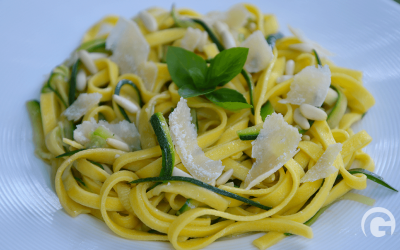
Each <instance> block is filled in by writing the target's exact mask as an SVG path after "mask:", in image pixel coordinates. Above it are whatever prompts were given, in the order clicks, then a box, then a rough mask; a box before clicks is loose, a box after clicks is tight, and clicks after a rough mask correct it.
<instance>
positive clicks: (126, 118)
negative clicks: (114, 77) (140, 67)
mask: <svg viewBox="0 0 400 250" xmlns="http://www.w3.org/2000/svg"><path fill="white" fill-rule="evenodd" d="M124 85H130V86H132V87H133V89H134V90H135V91H136V94H137V96H138V102H139V106H140V107H143V101H142V96H141V95H140V91H139V88H138V87H137V86H136V85H135V84H134V83H133V82H132V81H129V80H127V79H123V80H121V81H119V82H118V84H117V86H116V87H115V91H114V94H115V95H119V93H120V92H121V88H122V86H124ZM117 106H118V108H119V111H120V112H121V114H122V116H123V117H124V118H125V120H127V121H128V122H131V121H130V119H129V117H128V114H127V113H126V112H125V110H124V109H123V108H122V107H121V106H119V105H118V104H117Z"/></svg>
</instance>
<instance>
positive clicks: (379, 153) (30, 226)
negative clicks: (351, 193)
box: [0, 0, 400, 250]
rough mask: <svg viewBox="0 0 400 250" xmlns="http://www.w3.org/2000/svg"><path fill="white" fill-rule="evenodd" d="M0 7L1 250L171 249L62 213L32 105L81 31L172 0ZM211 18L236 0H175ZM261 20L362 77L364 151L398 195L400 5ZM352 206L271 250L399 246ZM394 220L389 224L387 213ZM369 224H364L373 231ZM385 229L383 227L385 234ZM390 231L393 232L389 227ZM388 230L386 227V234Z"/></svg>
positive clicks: (375, 190) (398, 204)
mask: <svg viewBox="0 0 400 250" xmlns="http://www.w3.org/2000/svg"><path fill="white" fill-rule="evenodd" d="M37 2H38V1H25V2H24V3H19V2H18V1H1V2H0V23H1V27H2V28H1V33H2V34H1V39H0V44H1V46H0V47H1V51H2V52H1V54H0V69H1V78H0V79H1V83H0V84H1V91H0V103H1V106H0V107H1V108H0V117H1V120H0V242H1V243H0V244H1V247H0V248H1V249H111V248H116V249H117V248H118V249H162V248H163V249H171V248H172V247H171V246H170V245H169V244H167V243H151V242H139V241H130V240H126V239H122V238H120V237H118V236H116V235H115V234H114V233H113V232H111V231H110V230H109V229H108V228H107V227H106V225H105V224H104V223H103V222H101V221H99V220H97V219H95V218H93V217H91V216H88V215H81V216H79V217H77V218H71V217H69V216H68V215H67V214H66V213H65V212H64V211H63V210H62V208H61V206H60V203H59V201H58V198H57V196H56V194H55V191H54V188H53V186H52V180H50V178H49V176H50V173H49V167H48V166H47V165H45V164H44V163H43V162H42V161H40V160H39V159H37V158H35V156H34V154H33V150H34V148H33V144H32V141H31V137H32V130H31V126H30V123H29V119H28V115H27V111H26V109H25V102H26V101H27V100H29V99H33V98H35V99H38V98H39V91H40V86H41V84H42V81H43V78H44V77H43V75H45V74H48V73H49V72H50V71H51V69H52V68H53V67H54V66H56V65H57V64H59V63H61V62H62V61H63V60H64V59H65V58H66V57H67V56H68V55H69V53H70V51H72V50H73V49H74V48H75V47H76V46H77V44H78V41H79V40H80V38H81V36H82V35H83V33H84V31H85V30H86V29H87V28H88V27H89V26H90V25H92V24H93V23H94V22H95V21H97V20H98V19H100V18H101V17H102V16H103V15H105V14H109V13H115V14H120V15H123V16H126V17H131V16H132V15H134V14H136V13H137V12H138V11H139V10H142V9H144V8H146V7H149V6H152V5H161V6H164V7H165V8H170V3H169V2H168V1H158V2H159V3H156V2H151V3H150V1H140V2H139V1H132V0H124V1H113V2H115V3H114V4H112V3H111V1H76V0H74V1H63V2H61V1H50V0H47V1H40V3H37ZM174 2H175V3H176V4H177V6H178V7H182V6H185V7H191V8H193V9H195V10H198V11H199V12H202V13H205V12H207V11H209V10H224V9H226V8H227V7H228V6H230V5H231V4H233V2H236V1H225V2H222V1H218V2H217V1H209V0H201V1H196V2H187V1H176V0H174ZM254 3H255V4H257V5H258V6H259V7H260V8H261V10H262V11H263V12H264V13H275V14H276V15H277V17H278V19H279V22H280V24H281V27H282V31H283V32H284V33H285V34H288V32H287V31H288V30H287V28H286V25H287V24H291V25H292V26H294V27H298V28H301V29H303V30H304V32H305V34H306V35H307V36H308V37H309V38H310V39H313V40H315V41H318V42H319V43H320V44H322V45H323V46H324V47H326V48H328V49H329V50H331V51H333V52H334V53H335V54H336V57H334V58H333V60H334V61H335V62H336V63H337V64H338V65H341V66H345V67H350V68H354V69H359V70H362V71H364V84H365V86H366V87H367V88H368V89H369V90H370V91H371V92H372V93H373V95H374V96H375V98H376V101H377V104H376V105H375V106H374V107H373V108H372V109H371V110H370V111H369V112H368V114H367V115H366V116H365V117H364V119H363V120H362V122H359V123H358V124H357V125H356V127H355V129H356V130H357V131H358V130H361V129H365V130H367V132H368V133H369V134H370V135H371V136H372V137H373V139H374V140H373V142H372V143H371V144H370V145H368V146H367V148H366V152H368V153H369V154H371V156H372V157H373V159H374V160H375V163H376V173H377V174H379V175H381V176H383V177H384V178H385V180H387V181H388V182H389V183H391V184H393V185H394V186H395V187H397V188H400V184H399V180H400V168H399V167H400V166H399V165H400V159H399V153H400V147H399V139H400V137H399V136H400V133H399V132H400V126H399V124H400V111H399V110H400V108H399V104H400V100H399V95H400V66H399V65H400V32H399V27H400V5H398V4H397V3H395V2H394V1H391V0H386V1H362V0H357V1H346V0H341V1H318V0H315V1H285V2H283V1H268V2H267V1H258V2H256V1H254ZM357 193H361V194H363V195H366V196H369V197H371V198H374V199H376V204H375V206H379V207H384V208H386V209H388V210H390V211H391V212H392V213H393V215H394V217H395V218H396V219H398V220H399V221H400V196H399V194H397V193H395V192H393V191H390V190H388V189H386V188H383V187H381V186H378V185H377V184H374V183H372V182H370V181H369V182H368V188H367V189H365V190H362V191H357ZM369 208H370V207H367V206H366V205H362V204H358V203H355V202H352V201H341V202H339V203H337V204H335V205H333V206H332V207H331V208H329V209H328V210H327V211H326V212H325V213H324V214H323V215H322V216H321V217H320V219H319V220H318V221H317V222H316V223H315V224H314V225H313V226H312V229H313V232H314V239H312V240H309V239H304V238H301V237H297V236H291V237H288V238H287V239H285V240H283V241H281V242H280V243H279V244H277V245H276V246H274V247H273V248H271V249H281V248H296V249H321V248H324V249H337V248H342V249H352V248H357V249H377V248H379V249H384V248H386V249H393V248H398V247H399V243H400V237H399V234H398V233H397V231H399V230H398V229H397V231H395V233H394V235H392V236H390V235H386V236H383V237H381V238H375V237H373V236H372V235H371V233H370V231H369V230H368V228H367V230H366V233H367V236H364V234H363V233H362V230H361V226H360V224H361V218H362V216H363V215H364V213H365V212H366V211H367V210H368V209H369ZM382 217H383V218H384V219H385V220H387V219H388V217H387V216H384V215H382ZM370 221H371V218H369V220H367V224H368V225H369V222H370ZM382 229H384V228H382ZM386 229H387V228H386ZM386 231H389V230H386ZM260 235H261V234H258V235H257V236H256V235H253V236H248V237H243V238H238V239H231V240H226V241H223V242H216V243H214V244H212V245H211V246H209V247H208V248H207V249H232V250H233V249H256V248H255V247H254V246H253V245H252V243H251V242H252V240H254V239H255V238H257V237H258V236H260Z"/></svg>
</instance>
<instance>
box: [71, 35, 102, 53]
mask: <svg viewBox="0 0 400 250" xmlns="http://www.w3.org/2000/svg"><path fill="white" fill-rule="evenodd" d="M105 47H106V39H105V38H98V39H94V40H91V41H88V42H86V43H83V44H81V46H79V47H78V48H77V49H76V50H77V51H78V50H88V51H89V50H90V52H94V51H95V50H98V49H104V48H105Z"/></svg>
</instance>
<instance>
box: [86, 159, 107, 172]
mask: <svg viewBox="0 0 400 250" xmlns="http://www.w3.org/2000/svg"><path fill="white" fill-rule="evenodd" d="M88 161H89V162H90V163H92V164H94V165H96V166H98V167H99V168H101V169H103V170H104V168H103V166H102V165H101V164H100V163H98V162H95V161H91V160H88Z"/></svg>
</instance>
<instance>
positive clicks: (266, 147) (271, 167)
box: [244, 113, 301, 190]
mask: <svg viewBox="0 0 400 250" xmlns="http://www.w3.org/2000/svg"><path fill="white" fill-rule="evenodd" d="M300 140H301V134H299V132H298V130H297V129H296V128H295V127H293V126H291V125H289V124H288V123H287V122H286V121H285V120H284V119H283V116H282V114H276V113H273V114H271V115H269V116H267V118H265V121H264V124H263V128H262V129H261V130H260V133H259V135H258V136H257V139H256V140H254V141H253V142H252V144H253V149H252V156H251V157H252V158H255V159H256V162H255V163H254V164H253V166H252V168H251V169H250V171H249V173H248V174H247V177H246V179H245V181H244V187H245V189H247V190H248V189H250V188H252V187H254V186H255V185H257V184H258V183H260V182H261V181H263V180H264V179H266V178H268V177H269V176H270V175H272V174H273V173H275V172H276V171H277V170H278V169H280V168H281V167H282V166H283V164H285V163H286V162H287V161H288V160H290V159H291V158H292V157H293V156H294V155H295V154H296V153H297V152H298V151H297V150H296V148H297V146H298V145H299V142H300Z"/></svg>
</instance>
